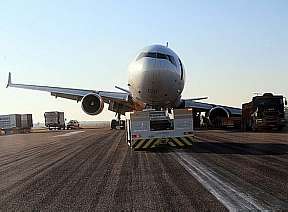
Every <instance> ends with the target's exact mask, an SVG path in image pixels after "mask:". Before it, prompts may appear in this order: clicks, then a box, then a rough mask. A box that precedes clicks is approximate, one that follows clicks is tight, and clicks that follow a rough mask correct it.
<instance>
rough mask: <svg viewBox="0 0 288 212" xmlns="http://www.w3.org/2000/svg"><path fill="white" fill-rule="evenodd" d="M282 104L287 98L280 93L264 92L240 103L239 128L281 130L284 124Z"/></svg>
mask: <svg viewBox="0 0 288 212" xmlns="http://www.w3.org/2000/svg"><path fill="white" fill-rule="evenodd" d="M284 105H287V100H286V98H284V97H283V96H281V95H273V94H272V93H265V94H263V96H255V97H253V99H252V101H251V102H249V103H245V104H242V116H241V128H242V130H243V131H248V130H253V131H257V130H275V129H276V130H281V129H282V128H283V127H284V126H285V125H286V120H285V115H284Z"/></svg>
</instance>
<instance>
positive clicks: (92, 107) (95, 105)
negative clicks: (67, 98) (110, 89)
mask: <svg viewBox="0 0 288 212" xmlns="http://www.w3.org/2000/svg"><path fill="white" fill-rule="evenodd" d="M81 107H82V110H83V111H84V112H85V113H87V114H88V115H98V114H99V113H101V112H102V110H103V108H104V101H103V99H102V98H101V96H99V95H98V94H95V93H91V94H87V95H86V96H84V97H83V99H82V104H81Z"/></svg>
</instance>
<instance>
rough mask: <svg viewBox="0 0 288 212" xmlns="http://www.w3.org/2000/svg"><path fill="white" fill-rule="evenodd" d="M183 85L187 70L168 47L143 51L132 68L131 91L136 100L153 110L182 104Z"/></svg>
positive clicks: (149, 47) (152, 47)
mask: <svg viewBox="0 0 288 212" xmlns="http://www.w3.org/2000/svg"><path fill="white" fill-rule="evenodd" d="M184 84H185V70H184V66H183V64H182V62H181V60H180V58H179V57H178V56H177V54H176V53H175V52H174V51H172V50H171V49H169V48H168V47H166V46H162V45H152V46H148V47H146V48H144V49H142V50H141V51H140V52H139V53H138V54H137V56H136V57H135V59H134V60H133V61H132V62H131V64H130V65H129V78H128V86H129V91H130V92H131V94H132V96H133V98H135V99H137V100H139V101H142V102H143V103H145V104H147V105H150V106H152V107H174V106H177V105H178V104H180V98H181V93H182V91H183V88H184Z"/></svg>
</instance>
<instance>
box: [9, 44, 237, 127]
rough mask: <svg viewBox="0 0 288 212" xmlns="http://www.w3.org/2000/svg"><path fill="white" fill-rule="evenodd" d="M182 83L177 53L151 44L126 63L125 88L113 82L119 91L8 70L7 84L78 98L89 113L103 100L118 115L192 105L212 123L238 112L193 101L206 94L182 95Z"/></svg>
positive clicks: (95, 112)
mask: <svg viewBox="0 0 288 212" xmlns="http://www.w3.org/2000/svg"><path fill="white" fill-rule="evenodd" d="M184 84H185V70H184V66H183V63H182V62H181V60H180V58H179V57H178V56H177V54H176V53H175V52H174V51H172V50H171V49H170V48H168V47H167V46H162V45H151V46H148V47H146V48H144V49H142V50H141V51H140V53H138V54H137V56H136V57H135V59H134V60H133V61H132V62H131V64H130V65H129V79H128V87H129V90H126V89H123V88H120V87H117V86H115V87H116V88H117V89H120V90H121V91H122V92H108V91H97V90H84V89H73V88H60V87H50V86H39V85H27V84H14V83H12V81H11V73H9V78H8V84H7V87H15V88H24V89H31V90H39V91H46V92H50V93H51V95H52V96H55V97H62V98H66V99H72V100H76V101H77V102H79V101H81V105H82V109H83V111H84V112H85V113H87V114H89V115H97V114H99V113H101V112H102V110H103V107H104V103H107V104H108V105H109V108H108V109H109V110H111V111H114V112H116V113H117V114H119V116H120V115H124V114H125V112H130V111H133V110H142V109H144V108H155V109H172V108H193V109H194V111H198V112H199V111H204V112H207V117H208V118H209V119H210V122H211V123H212V124H213V120H215V118H216V117H219V116H220V117H230V116H240V114H241V109H238V108H232V107H226V106H221V105H214V104H208V103H201V102H196V101H195V100H201V99H206V98H207V97H204V98H195V99H182V98H181V93H182V91H183V88H184Z"/></svg>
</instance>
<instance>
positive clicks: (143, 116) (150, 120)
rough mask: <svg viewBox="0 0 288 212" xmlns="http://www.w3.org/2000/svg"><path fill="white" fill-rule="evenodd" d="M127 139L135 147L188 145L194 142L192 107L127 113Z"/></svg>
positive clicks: (136, 148)
mask: <svg viewBox="0 0 288 212" xmlns="http://www.w3.org/2000/svg"><path fill="white" fill-rule="evenodd" d="M126 128H127V131H126V140H127V143H128V145H129V146H130V147H131V148H133V149H135V150H138V149H148V148H154V147H159V146H161V145H169V146H172V147H187V146H191V145H192V142H193V137H194V132H193V115H192V109H175V110H171V111H169V110H165V111H159V110H158V111H157V110H153V109H152V110H143V111H135V112H131V113H128V114H127V115H126Z"/></svg>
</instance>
